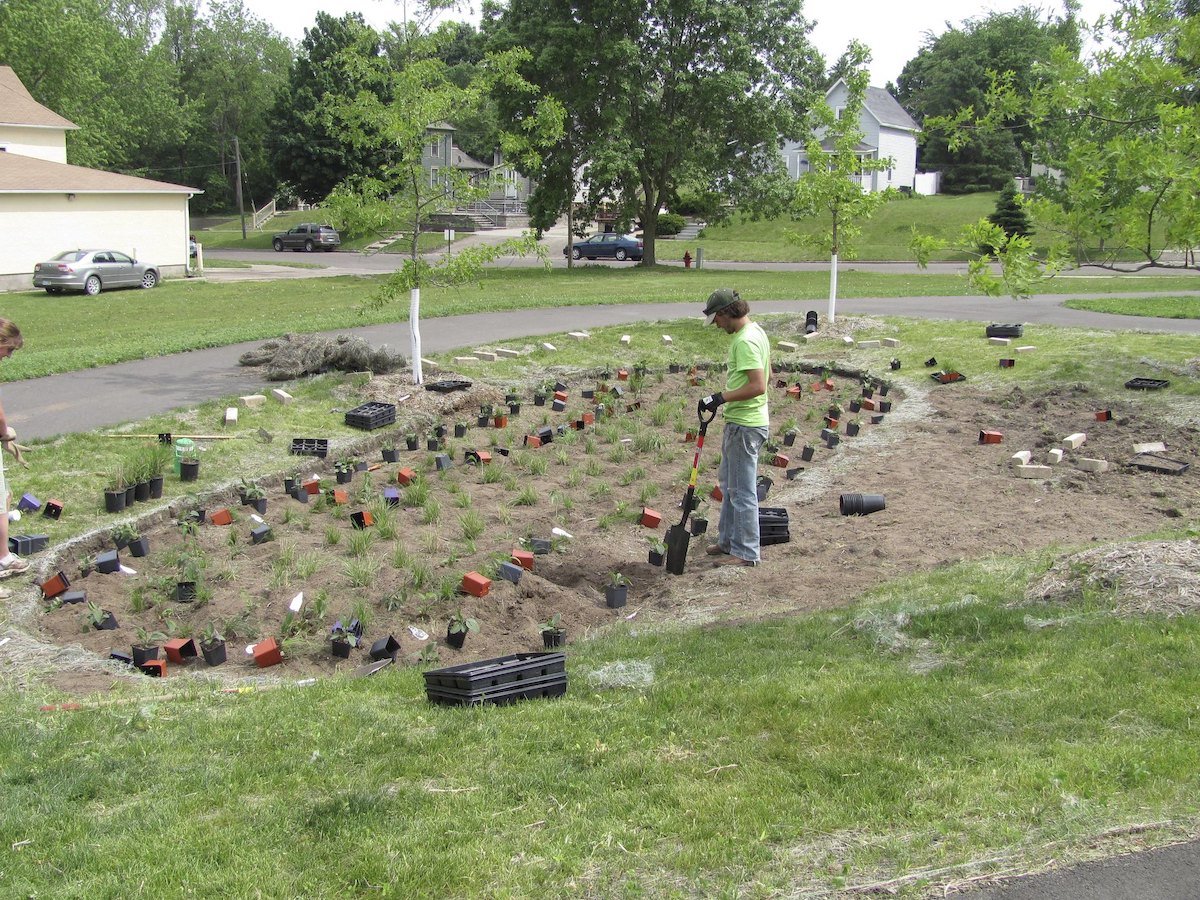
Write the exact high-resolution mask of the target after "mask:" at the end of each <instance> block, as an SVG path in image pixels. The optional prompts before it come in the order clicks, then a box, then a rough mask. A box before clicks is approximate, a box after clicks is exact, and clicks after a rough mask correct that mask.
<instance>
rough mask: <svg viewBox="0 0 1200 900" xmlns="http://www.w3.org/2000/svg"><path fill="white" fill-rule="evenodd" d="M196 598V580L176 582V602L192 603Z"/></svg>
mask: <svg viewBox="0 0 1200 900" xmlns="http://www.w3.org/2000/svg"><path fill="white" fill-rule="evenodd" d="M195 599H196V582H194V581H178V582H176V583H175V602H176V603H191V602H192V601H193V600H195Z"/></svg>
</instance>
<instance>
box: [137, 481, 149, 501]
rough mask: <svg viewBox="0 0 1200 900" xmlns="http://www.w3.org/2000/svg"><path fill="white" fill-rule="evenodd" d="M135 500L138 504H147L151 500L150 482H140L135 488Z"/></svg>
mask: <svg viewBox="0 0 1200 900" xmlns="http://www.w3.org/2000/svg"><path fill="white" fill-rule="evenodd" d="M133 499H134V500H136V501H137V502H138V503H145V502H146V501H147V500H149V499H150V481H149V480H146V481H139V482H138V483H137V484H135V485H134V486H133Z"/></svg>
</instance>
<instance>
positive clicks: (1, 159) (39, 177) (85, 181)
mask: <svg viewBox="0 0 1200 900" xmlns="http://www.w3.org/2000/svg"><path fill="white" fill-rule="evenodd" d="M0 192H2V193H8V194H12V193H20V194H37V193H64V192H66V193H72V194H203V193H204V191H202V190H201V189H200V188H194V187H186V186H184V185H182V184H171V183H170V182H167V181H151V180H150V179H149V178H137V177H136V176H133V175H117V174H116V173H114V172H101V171H100V170H99V169H85V168H84V167H83V166H72V165H68V164H66V163H57V162H50V161H49V160H45V159H38V158H36V157H33V156H21V155H20V154H17V153H0Z"/></svg>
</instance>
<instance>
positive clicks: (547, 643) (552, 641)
mask: <svg viewBox="0 0 1200 900" xmlns="http://www.w3.org/2000/svg"><path fill="white" fill-rule="evenodd" d="M566 642H567V631H566V629H565V628H552V629H550V630H549V631H543V632H542V645H543V646H544V647H545V648H546V649H547V650H549V649H550V648H551V647H561V646H562V645H563V644H565V643H566Z"/></svg>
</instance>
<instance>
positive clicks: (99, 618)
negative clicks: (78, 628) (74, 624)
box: [83, 600, 108, 628]
mask: <svg viewBox="0 0 1200 900" xmlns="http://www.w3.org/2000/svg"><path fill="white" fill-rule="evenodd" d="M107 618H108V611H107V610H105V609H104V608H103V607H101V606H100V604H99V603H96V602H94V601H92V600H89V601H88V605H87V609H86V610H85V611H84V614H83V619H84V623H85V624H87V625H90V626H92V627H93V628H99V627H100V625H101V624H102V623H103V622H104V620H105V619H107Z"/></svg>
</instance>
